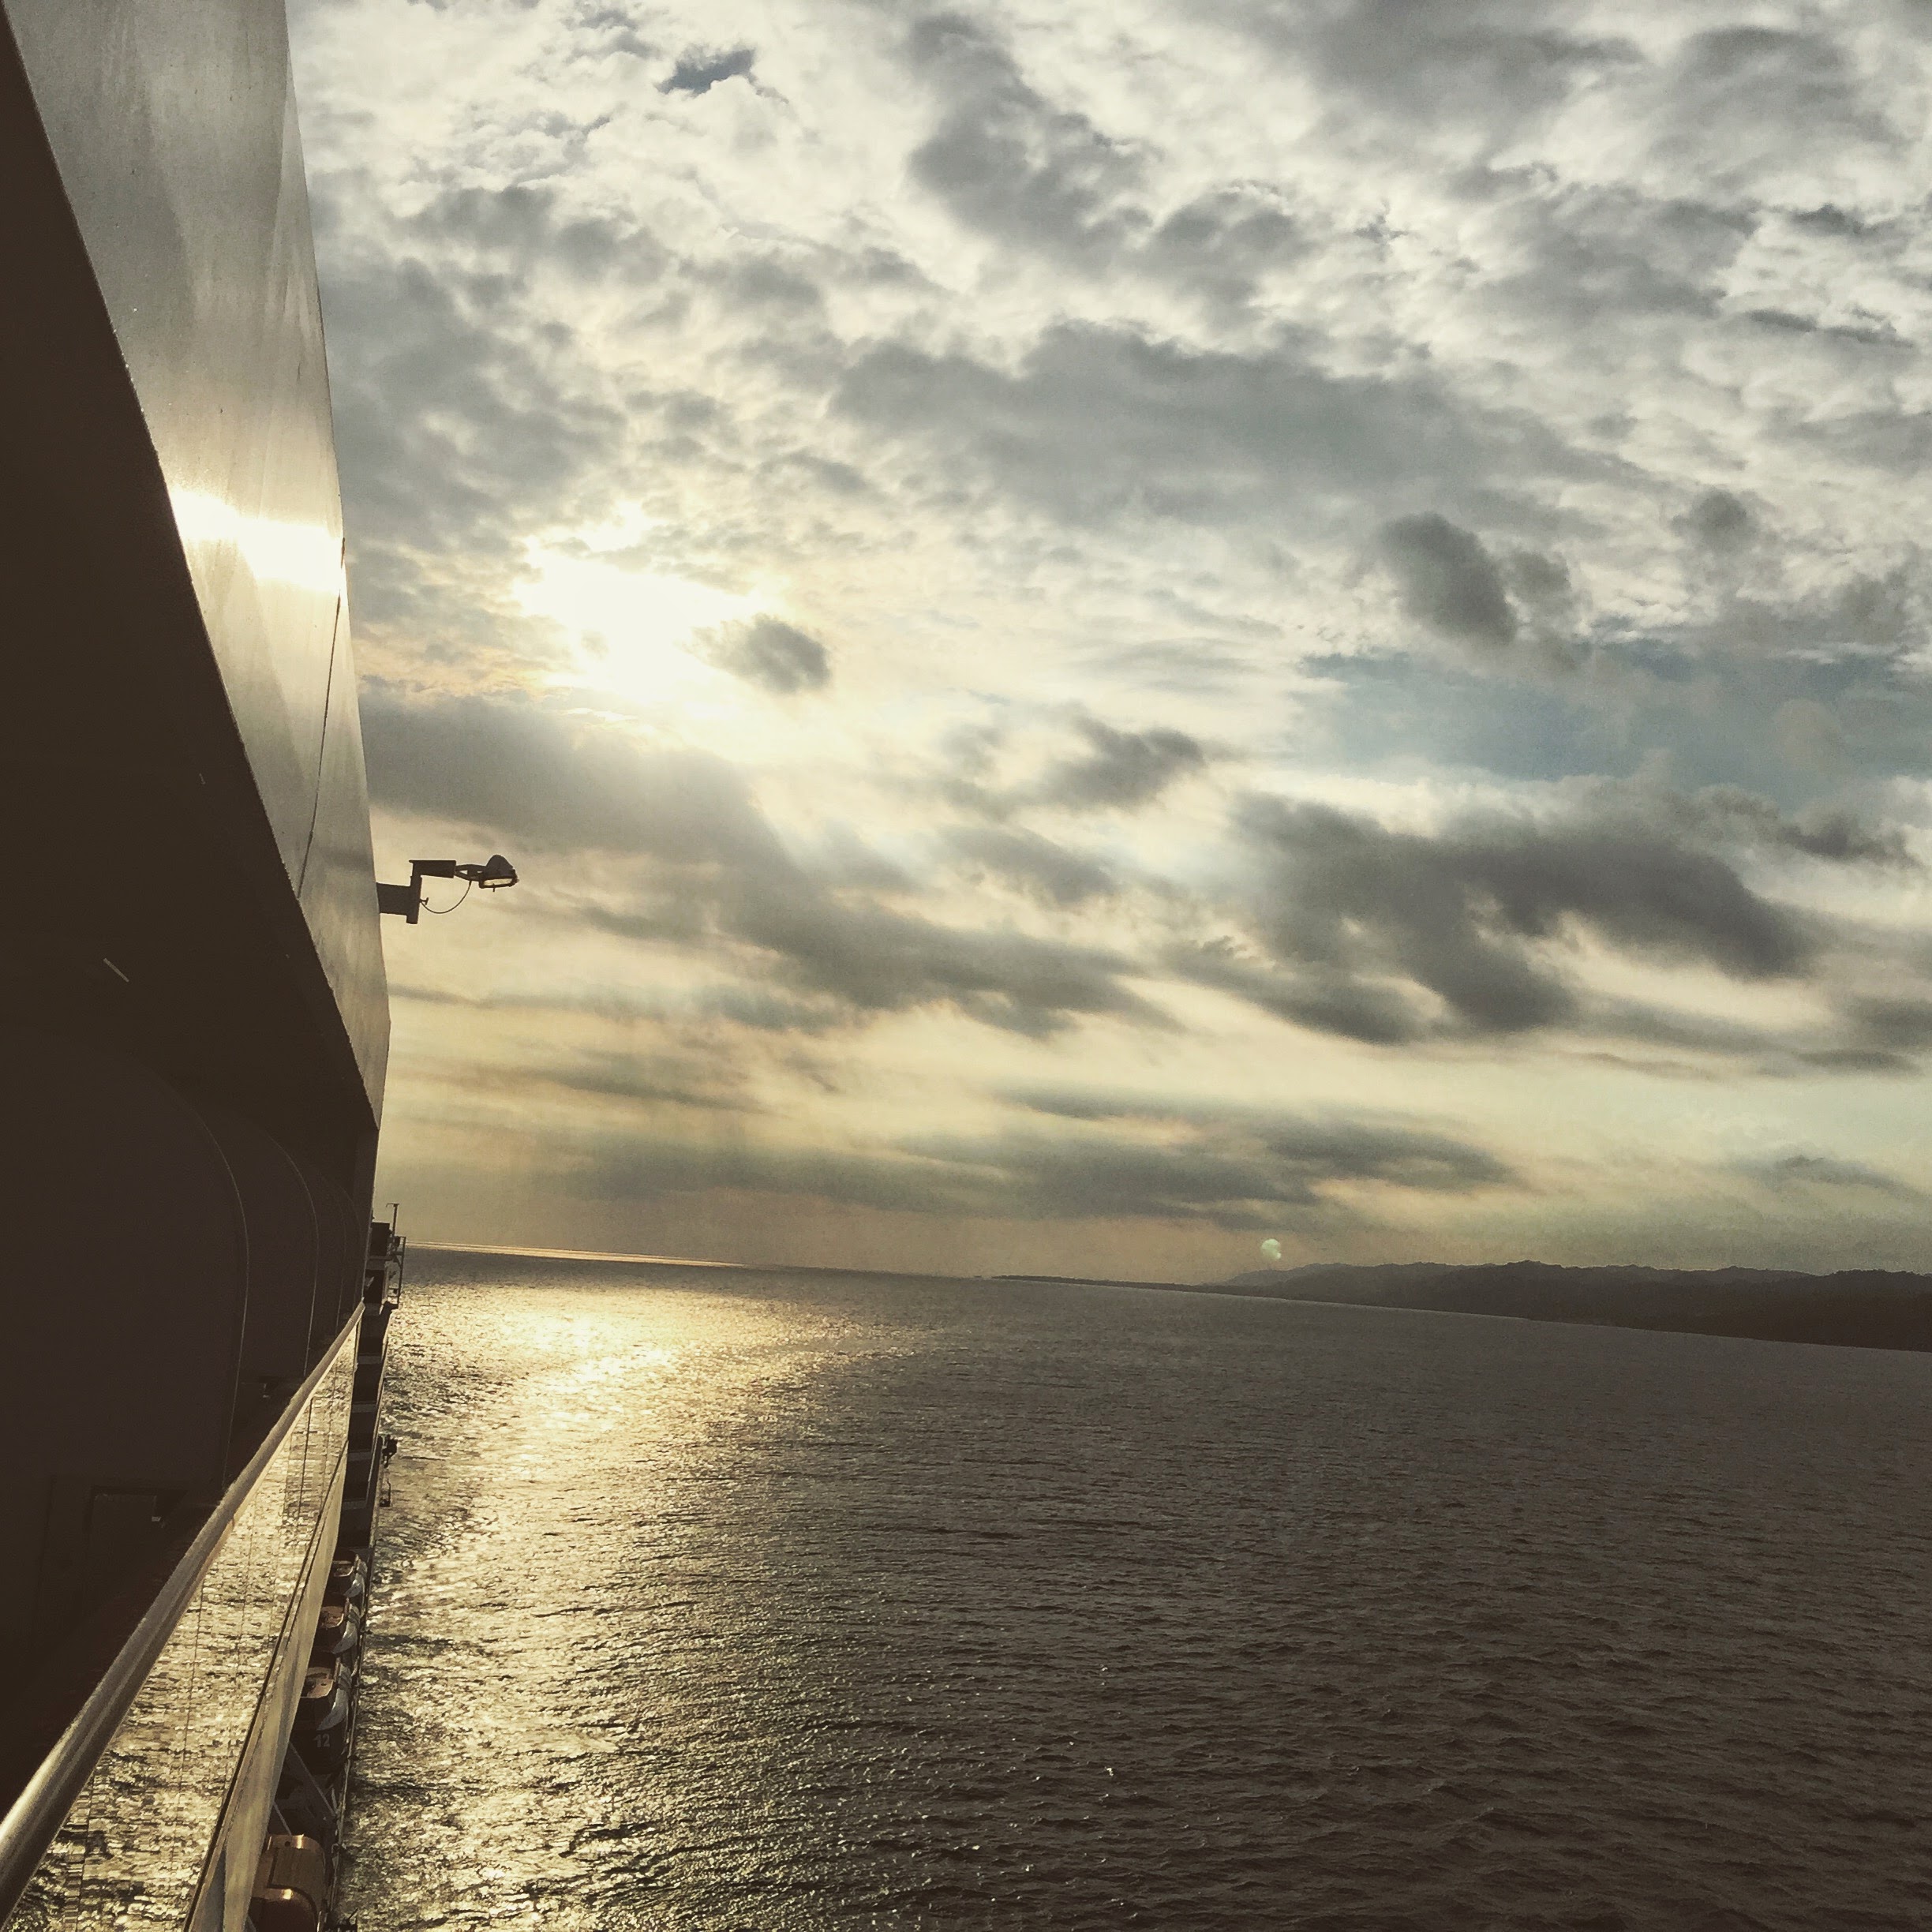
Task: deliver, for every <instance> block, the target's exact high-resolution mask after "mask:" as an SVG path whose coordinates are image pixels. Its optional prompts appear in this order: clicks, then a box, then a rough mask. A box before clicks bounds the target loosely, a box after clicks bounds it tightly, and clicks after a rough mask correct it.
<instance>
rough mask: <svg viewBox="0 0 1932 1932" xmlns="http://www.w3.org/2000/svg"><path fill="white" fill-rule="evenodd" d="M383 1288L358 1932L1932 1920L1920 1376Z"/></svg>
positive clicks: (1450, 1334)
mask: <svg viewBox="0 0 1932 1932" xmlns="http://www.w3.org/2000/svg"><path fill="white" fill-rule="evenodd" d="M414 1274H415V1276H416V1278H417V1279H416V1281H415V1283H414V1286H412V1287H411V1289H410V1292H409V1294H408V1297H407V1298H406V1301H405V1303H404V1305H403V1309H402V1313H401V1314H400V1315H399V1317H398V1319H397V1321H396V1324H395V1329H394V1330H393V1331H392V1332H393V1335H394V1346H393V1353H392V1358H391V1359H392V1371H391V1372H392V1383H391V1388H392V1395H391V1427H392V1428H394V1429H395V1431H396V1432H397V1433H398V1434H399V1435H400V1436H402V1439H403V1447H402V1453H401V1455H399V1457H398V1458H397V1460H396V1462H395V1465H394V1466H393V1471H392V1475H393V1484H394V1492H395V1506H394V1507H393V1508H392V1509H391V1510H390V1511H388V1512H386V1513H385V1515H384V1519H383V1533H384V1539H385V1540H384V1543H383V1544H382V1548H381V1565H380V1589H379V1594H378V1597H377V1598H376V1616H375V1620H374V1624H373V1636H372V1639H371V1649H370V1653H369V1659H368V1662H367V1664H366V1671H367V1691H366V1697H365V1705H364V1720H363V1732H362V1736H361V1743H360V1745H359V1747H358V1795H357V1799H356V1803H357V1806H358V1810H357V1811H356V1814H355V1816H354V1827H353V1834H352V1839H351V1856H350V1863H349V1866H348V1878H347V1881H346V1897H345V1900H344V1909H345V1910H346V1912H347V1913H348V1914H350V1915H352V1916H354V1917H355V1918H356V1919H358V1921H359V1923H360V1924H361V1927H362V1932H403V1929H404V1928H408V1927H416V1926H443V1925H450V1926H460V1925H468V1924H485V1923H487V1924H489V1925H491V1926H543V1927H546V1928H572V1929H574V1928H578V1927H583V1928H592V1927H595V1928H599V1929H600V1932H621V1929H624V1928H631V1927H640V1928H641V1927H651V1928H665V1929H666V1932H672V1929H675V1932H699V1929H700V1928H702V1932H818V1929H819V1928H829V1927H835V1926H836V1927H858V1926H876V1927H893V1928H901V1927H903V1928H913V1927H921V1928H925V1927H951V1926H959V1927H972V1928H1002V1927H1007V1926H1013V1927H1021V1926H1024V1927H1029V1928H1039V1929H1041V1932H1054V1929H1056V1928H1074V1927H1095V1928H1100V1927H1106V1928H1113V1927H1118V1926H1133V1925H1144V1926H1158V1927H1162V1928H1165V1929H1167V1932H1219V1929H1221V1928H1227V1929H1228V1932H1235V1929H1237V1928H1240V1929H1243V1932H1245V1929H1247V1928H1256V1927H1274V1926H1294V1927H1299V1928H1310V1929H1312V1928H1318V1927H1319V1928H1327V1927H1344V1926H1346V1927H1351V1928H1357V1927H1358V1928H1364V1929H1365V1932H1396V1929H1398V1928H1415V1929H1416V1932H1450V1929H1451V1928H1459V1927H1472V1928H1475V1927H1483V1928H1518V1927H1522V1928H1528V1927H1559V1926H1561V1927H1589V1928H1596V1929H1601V1932H1608V1929H1609V1928H1613V1927H1628V1928H1633V1929H1634V1928H1644V1929H1646V1932H1650V1929H1653V1928H1676V1927H1685V1928H1691V1927H1695V1928H1699V1929H1703V1928H1713V1929H1715V1928H1726V1929H1729V1928H1743V1927H1752V1926H1766V1927H1780V1928H1784V1927H1788V1928H1792V1929H1794V1932H1795V1929H1797V1928H1804V1929H1805V1932H1818V1929H1819V1928H1827V1929H1832V1932H1835V1929H1837V1928H1856V1927H1878V1926H1885V1927H1901V1928H1903V1927H1910V1928H1914V1929H1915V1932H1919V1929H1922V1928H1925V1927H1927V1926H1932V1401H1929V1400H1928V1398H1932V1357H1927V1356H1922V1355H1909V1354H1883V1353H1879V1352H1877V1351H1867V1350H1832V1349H1824V1348H1810V1347H1799V1346H1781V1345H1778V1344H1773V1343H1765V1342H1738V1341H1727V1340H1720V1339H1711V1338H1706V1337H1699V1336H1683V1335H1643V1334H1635V1333H1630V1332H1625V1331H1615V1330H1608V1329H1590V1328H1580V1327H1559V1326H1555V1325H1539V1324H1529V1323H1518V1322H1511V1321H1504V1320H1487V1319H1484V1318H1481V1317H1477V1316H1451V1315H1432V1314H1416V1313H1407V1312H1394V1311H1385V1310H1375V1309H1340V1308H1324V1307H1316V1306H1305V1305H1295V1304H1293V1303H1287V1302H1271V1301H1252V1300H1244V1299H1237V1298H1234V1297H1226V1296H1215V1295H1207V1294H1163V1293H1159V1292H1155V1291H1148V1290H1128V1289H1107V1288H1082V1287H1074V1286H1064V1287H1037V1286H1020V1285H1016V1284H1007V1283H989V1282H942V1281H931V1280H920V1279H896V1278H885V1277H878V1276H859V1275H824V1274H805V1273H796V1274H784V1273H750V1272H744V1273H738V1272H730V1271H721V1270H708V1269H698V1268H684V1267H638V1266H626V1267H617V1266H612V1265H607V1264H567V1263H545V1262H541V1261H534V1260H519V1259H515V1258H511V1257H482V1256H460V1255H455V1254H447V1253H445V1254H443V1255H440V1256H439V1255H435V1254H429V1255H421V1254H419V1255H418V1256H417V1258H416V1260H415V1263H414Z"/></svg>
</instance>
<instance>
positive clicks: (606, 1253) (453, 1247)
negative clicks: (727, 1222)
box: [405, 1235, 753, 1268]
mask: <svg viewBox="0 0 1932 1932" xmlns="http://www.w3.org/2000/svg"><path fill="white" fill-rule="evenodd" d="M405 1238H406V1239H407V1238H409V1237H405ZM414 1245H415V1246H417V1247H421V1248H440V1249H445V1250H446V1251H447V1252H451V1253H453V1254H499V1255H520V1256H524V1257H525V1258H526V1259H527V1260H534V1261H649V1262H654V1263H656V1264H658V1265H659V1266H661V1267H710V1268H748V1267H751V1266H752V1265H753V1264H751V1262H748V1261H707V1260H702V1259H701V1258H700V1257H698V1256H695V1255H650V1254H619V1253H614V1252H612V1251H611V1250H609V1249H603V1248H514V1247H505V1246H500V1245H498V1244H497V1243H496V1242H494V1241H432V1240H431V1239H430V1238H429V1237H428V1236H427V1235H423V1236H420V1237H417V1238H416V1240H415V1241H414Z"/></svg>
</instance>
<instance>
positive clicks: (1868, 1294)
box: [1213, 1261, 1932, 1351]
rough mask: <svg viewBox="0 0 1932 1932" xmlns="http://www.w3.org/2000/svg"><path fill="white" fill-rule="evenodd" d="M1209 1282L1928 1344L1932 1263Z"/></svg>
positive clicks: (1611, 1320) (1510, 1265) (1230, 1287)
mask: <svg viewBox="0 0 1932 1932" xmlns="http://www.w3.org/2000/svg"><path fill="white" fill-rule="evenodd" d="M1213 1286H1215V1288H1216V1289H1217V1290H1219V1291H1220V1292H1221V1293H1222V1294H1252V1295H1264V1296H1270V1297H1276V1298H1278V1299H1280V1300H1282V1301H1339V1302H1344V1303H1347V1304H1349V1305H1352V1306H1354V1307H1359V1308H1406V1309H1440V1310H1442V1311H1443V1312H1449V1313H1455V1314H1459V1315H1512V1316H1518V1317H1519V1318H1521V1319H1522V1320H1528V1321H1560V1322H1582V1323H1588V1324H1595V1325H1597V1326H1598V1327H1609V1328H1649V1329H1657V1330H1660V1331H1664V1332H1666V1333H1670V1334H1676V1335H1735V1336H1739V1337H1742V1338H1744V1339H1750V1340H1756V1341H1762V1342H1825V1343H1829V1344H1832V1345H1834V1346H1840V1347H1849V1348H1889V1349H1920V1350H1929V1351H1932V1275H1912V1274H1907V1273H1904V1272H1902V1271H1890V1270H1886V1269H1881V1268H1849V1269H1844V1270H1841V1271H1839V1272H1837V1273H1836V1274H1832V1275H1807V1274H1803V1273H1802V1272H1800V1271H1798V1270H1795V1269H1778V1268H1746V1267H1723V1268H1657V1267H1640V1266H1623V1267H1559V1266H1558V1265H1557V1264H1555V1263H1553V1262H1547V1261H1497V1262H1481V1263H1475V1264H1459V1263H1455V1262H1447V1261H1409V1262H1403V1261H1395V1262H1383V1263H1380V1264H1371V1265H1357V1264H1353V1263H1346V1262H1324V1261H1316V1262H1311V1263H1309V1264H1305V1266H1303V1267H1293V1268H1256V1269H1255V1270H1254V1271H1252V1273H1249V1274H1245V1275H1235V1276H1234V1278H1233V1279H1231V1280H1229V1281H1225V1282H1215V1283H1214V1284H1213Z"/></svg>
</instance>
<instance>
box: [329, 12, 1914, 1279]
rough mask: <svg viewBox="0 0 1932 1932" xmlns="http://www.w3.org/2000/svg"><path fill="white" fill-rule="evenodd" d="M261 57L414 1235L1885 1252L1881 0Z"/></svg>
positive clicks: (1886, 700) (1898, 620)
mask: <svg viewBox="0 0 1932 1932" xmlns="http://www.w3.org/2000/svg"><path fill="white" fill-rule="evenodd" d="M294 28H295V33H296V41H297V54H298V73H299V76H300V80H301V88H302V96H303V114H304V127H305V140H306V142H307V144H308V152H309V166H310V170H311V174H312V177H313V192H314V195H315V200H316V219H317V227H318V236H319V247H320V255H321V261H322V272H323V279H324V301H325V306H326V310H327V316H328V328H329V344H330V354H331V369H332V372H333V379H334V384H335V406H336V412H337V421H338V433H339V444H340V455H341V459H342V463H343V477H344V485H345V491H346V499H347V507H348V518H349V529H350V557H351V585H352V593H353V596H354V606H355V611H356V618H357V626H358V652H359V655H360V661H361V668H362V670H363V672H364V676H365V688H364V697H363V702H364V706H365V718H366V730H367V736H368V743H369V758H370V766H371V775H372V782H373V787H374V789H375V792H376V801H377V807H378V822H377V849H378V852H379V853H380V855H381V856H382V858H383V859H384V873H385V876H389V877H397V876H401V875H402V873H403V872H404V871H405V869H406V863H407V860H408V859H409V858H410V856H419V855H420V856H435V855H439V854H441V853H444V852H450V853H452V854H455V856H483V855H484V854H485V853H487V852H490V851H492V850H498V849H500V850H502V851H504V852H507V853H508V854H510V856H511V857H512V858H513V859H515V861H516V862H517V863H518V864H519V867H521V868H522V871H523V876H524V883H523V884H522V886H520V887H519V888H518V889H517V890H515V892H513V893H504V894H500V895H497V896H496V897H492V898H490V899H489V900H480V899H473V900H471V902H470V904H468V905H466V907H465V908H463V910H462V914H461V915H460V916H456V917H451V918H449V919H447V920H445V919H428V920H425V922H424V923H423V924H422V925H421V926H420V927H417V928H416V929H414V930H409V929H406V928H405V927H402V926H400V925H399V924H395V923H392V924H391V928H390V930H388V934H387V938H388V951H389V960H390V971H391V979H392V982H393V985H394V990H395V1058H394V1059H393V1061H392V1063H391V1086H390V1099H389V1112H388V1125H387V1129H386V1140H385V1147H386V1166H385V1170H384V1181H383V1186H384V1194H385V1197H387V1196H389V1195H397V1196H401V1198H402V1200H403V1201H404V1203H405V1219H406V1225H408V1226H411V1227H413V1228H414V1230H416V1232H417V1234H420V1235H422V1236H425V1237H429V1236H441V1237H447V1238H455V1239H464V1240H470V1241H510V1242H520V1243H526V1244H532V1245H562V1246H571V1247H590V1248H605V1249H625V1250H631V1251H642V1252H671V1253H680V1254H690V1255H700V1256H717V1257H721V1258H729V1259H736V1260H795V1261H800V1262H828V1263H838V1262H853V1263H859V1264H868V1265H887V1266H908V1267H930V1268H939V1269H952V1270H958V1271H963V1272H973V1271H1002V1270H1020V1269H1029V1268H1033V1269H1043V1270H1051V1271H1060V1272H1066V1273H1087V1274H1093V1273H1113V1272H1121V1273H1125V1274H1129V1275H1144V1276H1150V1277H1154V1276H1170V1277H1178V1278H1182V1279H1213V1278H1215V1277H1218V1276H1221V1275H1226V1274H1230V1273H1232V1272H1234V1271H1237V1270H1240V1269H1242V1268H1246V1267H1252V1266H1255V1265H1256V1264H1259V1262H1260V1260H1261V1256H1262V1250H1261V1246H1260V1244H1261V1243H1262V1242H1263V1241H1276V1242H1279V1246H1280V1251H1281V1253H1282V1256H1283V1257H1284V1259H1285V1260H1288V1261H1294V1260H1311V1259H1325V1258H1337V1257H1343V1258H1353V1259H1361V1260H1379V1259H1413V1258H1417V1257H1422V1256H1430V1257H1441V1258H1462V1259H1485V1258H1488V1259H1502V1258H1509V1257H1513V1256H1519V1255H1525V1254H1529V1255H1534V1256H1539V1257H1541V1258H1544V1259H1548V1260H1579V1261H1581V1260H1601V1261H1619V1260H1627V1261H1661V1262H1672V1263H1678V1264H1686V1265H1705V1264H1722V1263H1725V1262H1728V1261H1732V1260H1736V1261H1739V1262H1749V1263H1758V1264H1762V1263H1788V1264H1797V1265H1801V1266H1808V1267H1837V1266H1848V1265H1850V1266H1859V1265H1864V1266H1870V1265H1886V1266H1895V1267H1896V1266H1918V1267H1925V1266H1932V1240H1928V1238H1927V1236H1926V1232H1925V1228H1926V1213H1927V1196H1928V1195H1929V1194H1932V1131H1929V1128H1928V1121H1929V1118H1932V1117H1929V1115H1928V1110H1927V1101H1928V1098H1929V1097H1932V1096H1929V1095H1928V1091H1927V1077H1926V1069H1927V1068H1928V1066H1932V924H1929V923H1928V913H1929V912H1932V893H1929V892H1928V882H1927V874H1926V869H1925V867H1926V862H1927V860H1928V859H1932V661H1929V660H1928V653H1927V646H1926V622H1927V613H1928V590H1929V587H1932V574H1929V572H1928V564H1927V557H1926V549H1925V545H1926V543H1927V541H1928V538H1927V535H1926V500H1927V492H1926V485H1925V482H1924V480H1923V479H1924V476H1925V473H1926V464H1927V461H1928V459H1929V458H1932V365H1929V364H1928V361H1927V358H1926V353H1925V349H1926V345H1927V343H1929V342H1932V241H1929V240H1928V237H1927V234H1926V227H1925V223H1924V219H1923V215H1924V209H1925V206H1926V198H1927V195H1928V190H1929V189H1932V178H1929V176H1928V162H1929V160H1932V143H1929V142H1928V138H1927V134H1926V129H1927V127H1928V124H1929V120H1932V99H1929V95H1932V88H1928V84H1927V77H1928V63H1927V55H1928V51H1932V6H1927V5H1926V0H1841V3H1837V4H1833V3H1827V4H1818V5H1810V6H1784V5H1777V4H1765V5H1755V6H1752V5H1728V4H1727V5H1718V4H1697V3H1696V0H1692V3H1691V4H1686V3H1685V0H1667V3H1661V0H1616V5H1614V6H1611V5H1607V4H1599V5H1593V4H1586V3H1584V0H1104V3H1103V0H1050V4H1039V3H1038V0H987V3H986V4H979V5H973V6H964V7H960V8H955V9H926V8H923V7H921V6H918V5H916V4H912V3H911V0H904V3H900V4H891V5H885V4H863V3H860V0H811V4H805V3H803V0H704V4H702V5H698V4H688V5H687V4H681V3H680V4H668V5H665V6H645V5H641V4H632V3H631V0H434V3H430V4H425V3H423V0H298V4H297V6H296V8H295V18H294ZM443 902H444V900H443V896H442V895H439V896H438V897H437V899H436V903H438V904H441V903H443Z"/></svg>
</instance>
